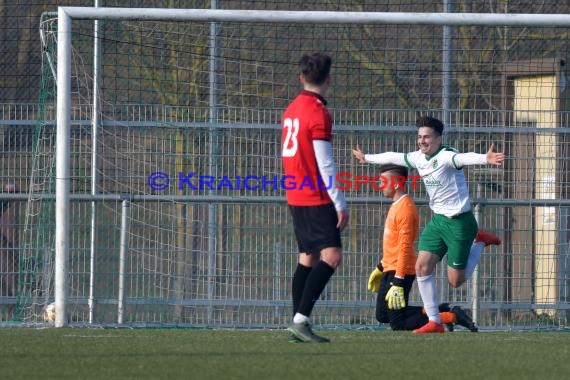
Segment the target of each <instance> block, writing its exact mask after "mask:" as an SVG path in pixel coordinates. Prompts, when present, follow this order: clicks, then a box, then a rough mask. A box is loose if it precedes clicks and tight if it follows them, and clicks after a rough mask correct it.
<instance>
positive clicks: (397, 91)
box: [16, 10, 570, 329]
mask: <svg viewBox="0 0 570 380" xmlns="http://www.w3.org/2000/svg"><path fill="white" fill-rule="evenodd" d="M123 11H124V10H123ZM136 11H138V10H135V11H134V12H136ZM228 12H229V11H228ZM236 12H238V11H236ZM238 13H239V12H238ZM251 13H252V14H259V15H260V18H257V19H255V20H252V21H250V22H247V21H236V20H235V19H232V18H231V17H230V13H227V14H226V15H228V18H227V20H221V19H219V20H217V21H218V22H216V23H212V22H210V21H211V20H212V19H203V20H202V21H201V20H199V19H196V18H194V20H192V21H188V20H186V21H183V20H181V19H180V18H177V19H175V20H174V19H173V20H170V21H153V20H151V19H150V18H152V17H151V16H148V17H144V18H145V20H144V21H136V20H134V19H135V18H136V17H132V19H128V18H129V17H125V19H122V20H117V17H103V16H99V17H98V18H99V19H100V21H101V25H100V30H99V34H98V41H99V44H100V50H99V51H100V53H99V54H100V56H99V57H100V62H101V65H100V67H98V68H97V67H95V68H97V69H98V70H99V73H100V74H99V76H98V80H97V81H95V80H94V72H97V70H95V71H94V64H93V62H94V60H93V56H94V50H96V49H94V28H93V21H92V20H75V19H74V20H73V24H72V25H73V29H72V35H71V52H72V54H71V73H70V78H71V89H72V90H71V95H70V96H71V98H70V99H68V100H69V102H70V107H71V113H70V116H71V130H70V149H69V162H70V168H71V174H70V188H71V189H70V202H69V203H70V209H69V211H70V213H69V215H70V216H69V221H68V222H69V226H70V232H69V235H68V237H67V238H68V246H69V257H68V272H67V273H66V279H67V297H68V298H67V310H68V312H69V316H70V322H71V323H76V324H83V323H96V324H117V323H121V324H128V325H131V326H139V325H140V326H150V325H159V326H165V325H180V326H234V327H261V326H263V327H277V326H282V325H285V324H287V323H288V322H289V320H290V318H291V309H292V308H291V301H290V298H291V296H290V283H291V275H292V272H293V270H294V267H295V265H296V262H297V247H296V242H295V239H294V234H293V231H292V227H291V221H290V216H289V214H288V210H287V208H286V205H285V203H284V192H283V189H282V187H280V184H279V180H278V179H279V178H280V176H281V175H282V168H281V160H280V137H281V132H280V122H281V120H280V118H281V113H282V111H283V110H284V108H285V107H286V106H287V104H288V103H289V102H290V101H291V100H292V99H293V98H294V97H295V96H296V95H297V93H298V92H299V91H300V84H299V81H298V62H299V60H300V58H301V56H302V55H303V54H310V53H313V52H315V51H322V52H326V53H328V54H330V55H331V56H332V57H333V71H332V76H333V85H332V88H331V89H330V92H329V94H328V96H327V100H328V105H329V107H330V109H331V112H332V114H333V119H334V133H335V138H334V154H335V159H336V162H337V166H338V168H339V171H342V172H345V173H347V175H348V176H349V177H350V178H351V179H352V181H351V184H350V189H348V190H347V191H346V195H347V196H348V197H349V203H350V205H351V225H350V227H349V228H348V230H347V231H346V232H344V233H343V245H344V252H345V257H344V260H343V264H342V266H341V267H340V268H339V269H338V270H337V272H336V273H335V275H334V276H333V279H332V280H331V282H330V283H329V285H328V286H327V288H326V290H325V291H324V293H323V295H322V296H321V299H320V300H319V302H318V303H317V306H316V309H315V310H314V312H313V316H312V320H313V322H314V323H316V324H319V325H324V326H340V327H362V326H368V327H373V326H377V325H378V323H377V321H376V320H375V311H374V309H375V303H376V299H375V294H373V293H370V292H368V290H367V288H366V285H367V279H368V275H369V273H370V271H371V270H372V269H373V268H374V266H375V265H376V264H377V263H378V261H379V260H380V258H381V255H382V240H381V236H382V231H383V225H384V218H385V216H386V212H387V209H388V207H389V202H388V201H387V200H386V199H383V198H382V195H381V193H380V192H379V191H378V190H377V189H376V188H375V187H374V186H372V184H370V183H362V184H358V183H357V180H356V178H357V176H361V177H359V178H361V181H362V178H364V176H368V177H369V178H371V177H373V176H374V175H375V170H376V168H374V167H373V166H362V165H360V164H358V163H357V162H356V161H355V160H354V159H353V158H352V157H351V150H352V148H354V147H355V146H356V145H359V146H360V147H361V148H362V150H363V151H365V152H369V153H379V152H385V151H399V152H411V151H413V150H415V149H416V129H415V120H416V118H417V117H418V116H419V115H433V116H435V117H438V118H440V119H441V120H443V121H444V122H445V124H446V133H445V142H446V144H447V145H450V146H453V147H455V148H457V149H459V150H460V151H463V152H468V151H475V152H480V153H483V152H486V150H487V149H488V147H489V146H490V144H491V143H494V144H495V146H496V147H497V149H498V150H500V151H504V152H505V153H506V154H507V156H508V157H509V158H508V159H507V162H506V163H505V165H504V166H502V167H501V168H498V169H497V168H495V169H492V168H488V167H481V168H479V167H470V168H466V169H465V172H466V176H467V177H468V180H469V185H470V191H471V193H472V196H473V200H474V203H476V204H477V209H476V214H477V217H478V219H479V224H480V225H481V227H483V228H485V229H488V230H491V231H494V232H496V233H498V234H499V235H500V236H501V237H502V238H503V244H502V245H501V246H498V247H489V248H487V249H486V252H485V253H484V255H483V256H482V261H481V263H480V266H479V271H478V275H477V276H476V278H475V279H474V280H470V281H469V282H468V283H467V284H465V285H464V286H463V287H461V288H459V289H453V288H451V287H449V285H448V284H447V280H446V272H445V265H443V264H440V265H438V267H439V268H438V272H437V284H438V290H439V293H440V300H441V302H450V303H452V304H458V305H462V306H464V307H466V308H470V309H472V312H474V313H476V316H477V321H478V323H479V325H480V326H481V327H483V328H485V327H487V328H498V329H504V328H531V329H534V328H540V327H547V328H555V327H559V326H563V325H566V324H567V323H568V307H569V304H568V296H569V295H570V291H569V288H568V284H569V272H570V268H569V267H568V262H569V261H568V257H569V256H568V249H567V247H568V245H567V242H568V236H567V223H566V221H567V210H568V208H567V206H568V203H567V200H566V198H567V196H566V195H567V190H568V189H567V184H568V180H567V178H566V173H567V171H568V170H567V169H568V168H567V162H568V152H569V150H568V144H567V142H566V140H567V138H566V136H567V133H568V131H569V129H568V113H567V109H566V108H567V107H568V103H567V95H568V91H567V89H566V87H567V73H566V59H567V58H568V57H567V55H568V52H569V50H568V43H569V39H568V33H567V32H568V26H570V25H566V26H564V27H562V26H561V27H544V26H533V25H536V22H535V24H530V23H529V24H528V25H526V24H525V22H528V21H525V20H528V19H525V20H522V21H520V23H519V24H518V25H510V26H505V25H504V24H501V23H500V22H498V23H497V24H496V25H492V24H489V25H482V24H481V25H479V26H473V25H467V24H465V25H457V24H455V25H453V26H444V25H442V23H441V22H439V23H438V22H436V21H434V22H432V23H431V24H430V23H429V22H420V23H418V22H413V21H411V20H413V18H411V19H406V18H401V19H397V21H393V22H384V23H380V22H377V21H374V20H371V21H370V22H363V21H362V20H361V19H359V18H358V17H360V16H361V15H360V16H359V15H356V14H355V15H353V17H354V22H351V21H350V17H351V15H347V14H342V13H338V14H337V13H334V14H331V15H330V17H331V19H330V21H327V22H324V21H319V22H315V21H314V20H310V21H306V22H301V21H299V20H298V19H296V20H294V21H291V19H290V18H283V19H279V16H273V15H269V14H267V15H266V16H267V17H266V18H263V17H261V16H263V14H262V13H261V12H260V13H256V12H255V11H252V12H251ZM292 14H293V16H292V17H293V18H294V17H295V15H296V14H297V15H298V14H299V13H295V12H292ZM333 16H334V17H337V19H336V20H339V21H334V20H333ZM413 16H420V17H428V16H421V15H419V14H413ZM323 17H324V16H323ZM394 17H396V16H394ZM429 17H434V18H435V19H437V17H438V15H433V14H432V15H430V16H429ZM474 17H475V16H474ZM543 17H546V16H543ZM47 18H48V19H49V17H47ZM139 18H140V17H139ZM341 18H342V20H341ZM475 19H477V18H475ZM231 20H233V21H231ZM472 20H473V19H472ZM56 21H57V20H56V19H54V18H52V19H51V22H49V23H48V22H46V23H43V24H42V25H43V26H45V27H43V28H42V34H43V36H44V37H43V39H42V41H43V42H44V45H43V48H44V50H45V61H44V68H43V71H42V73H43V76H44V78H43V81H42V83H44V84H45V88H43V89H42V90H43V92H42V93H43V96H42V102H43V103H42V105H43V107H44V109H45V110H46V112H45V113H44V118H45V119H44V120H42V121H40V122H39V123H38V126H37V133H36V136H37V139H36V149H35V156H34V165H33V173H32V176H31V186H30V188H31V189H32V192H34V193H37V195H38V197H37V199H36V198H34V197H33V194H32V195H31V198H32V199H35V201H34V202H35V203H29V204H30V205H32V204H33V206H30V205H29V206H28V211H27V213H26V221H27V223H26V231H27V233H26V235H25V236H26V241H25V244H26V250H25V253H26V256H29V259H28V260H27V261H26V258H23V259H22V260H21V262H22V263H23V264H22V265H23V267H29V265H26V264H24V263H26V262H28V263H33V267H32V268H31V270H30V272H32V274H33V276H31V277H33V278H34V279H35V280H33V281H29V282H25V281H24V282H21V284H20V287H19V290H20V297H18V305H17V308H16V309H17V311H18V313H19V316H20V320H24V321H28V322H37V321H41V310H43V305H44V304H45V303H49V302H52V301H53V299H54V282H53V273H54V270H53V268H54V257H55V256H54V255H55V250H54V244H55V240H54V238H55V236H56V235H55V230H56V226H55V224H54V223H55V222H54V220H53V215H54V204H53V198H51V199H50V198H42V197H39V194H44V193H52V194H53V192H54V191H55V190H54V189H55V187H54V183H55V182H54V181H55V170H54V166H53V165H55V151H56V149H55V148H56V147H55V138H54V133H55V130H56V129H55V128H56V125H55V124H56V123H55V113H54V111H55V99H56V98H55V91H56V89H55V83H56V81H55V77H54V76H55V75H56V74H57V71H56V67H57V65H60V64H61V62H58V61H57V55H56V47H57V44H56V40H57V28H58V25H57V22H56ZM253 21H255V22H253ZM547 21H548V19H546V18H545V21H544V25H549V23H548V22H547ZM446 35H448V36H450V37H449V38H444V36H446ZM95 84H97V85H98V87H97V91H96V94H97V96H96V98H94V97H93V93H94V92H93V89H94V85H95ZM58 90H59V89H58ZM94 104H96V108H95V109H96V110H97V111H98V113H97V114H96V117H95V119H97V118H98V119H99V125H98V128H96V129H93V126H92V125H93V119H94V115H93V110H94ZM94 131H95V132H94ZM58 149H60V147H58ZM94 178H95V180H94ZM246 178H249V179H248V180H247V181H246ZM276 178H277V179H276ZM40 184H41V185H40ZM409 191H410V193H411V194H412V195H413V196H414V197H415V199H416V200H417V201H418V203H419V204H420V210H421V227H423V226H424V225H425V223H426V222H427V221H428V218H429V216H430V213H429V209H428V207H427V198H426V193H425V188H424V186H423V184H420V183H418V184H417V186H415V187H414V188H413V189H412V188H409ZM26 270H27V269H26ZM24 277H27V278H30V275H29V274H28V275H27V276H24ZM26 284H28V285H26ZM411 302H412V303H414V304H420V303H421V300H420V298H419V294H418V292H417V291H416V290H414V291H413V293H412V299H411Z"/></svg>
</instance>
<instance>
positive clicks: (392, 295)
mask: <svg viewBox="0 0 570 380" xmlns="http://www.w3.org/2000/svg"><path fill="white" fill-rule="evenodd" d="M386 301H388V309H393V310H400V309H403V308H404V307H406V299H405V298H404V279H403V278H398V277H394V280H393V281H392V286H391V287H390V289H389V290H388V294H386Z"/></svg>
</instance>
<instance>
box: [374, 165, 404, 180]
mask: <svg viewBox="0 0 570 380" xmlns="http://www.w3.org/2000/svg"><path fill="white" fill-rule="evenodd" d="M378 172H379V173H385V172H392V173H394V174H397V175H399V176H402V177H404V178H406V179H407V178H408V168H407V167H405V166H402V165H396V164H384V165H382V166H380V168H379V169H378Z"/></svg>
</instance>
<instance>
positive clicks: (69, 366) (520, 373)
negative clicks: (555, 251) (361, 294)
mask: <svg viewBox="0 0 570 380" xmlns="http://www.w3.org/2000/svg"><path fill="white" fill-rule="evenodd" d="M315 331H317V333H321V334H322V335H324V336H327V337H329V338H331V339H332V343H330V344H307V343H289V342H288V341H287V332H286V331H285V330H206V329H203V330H202V329H85V328H83V329H79V328H65V329H53V328H52V329H24V328H4V329H0V378H2V379H103V380H109V379H126V378H131V379H143V378H144V379H208V380H220V379H319V380H328V379H370V380H372V379H390V380H400V379H401V380H404V379H410V378H414V379H563V378H567V376H568V374H569V373H570V334H569V333H568V332H480V333H470V332H466V331H456V332H454V333H445V334H431V335H413V334H411V333H410V332H392V331H371V330H343V331H339V330H334V331H323V330H321V331H318V330H315Z"/></svg>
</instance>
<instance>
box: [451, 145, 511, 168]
mask: <svg viewBox="0 0 570 380" xmlns="http://www.w3.org/2000/svg"><path fill="white" fill-rule="evenodd" d="M494 149H495V144H491V147H490V148H489V150H488V151H487V154H479V153H458V154H456V155H454V156H453V164H454V165H455V167H456V168H461V167H463V166H467V165H485V164H491V165H497V166H498V165H501V163H502V162H503V161H504V160H505V154H504V153H496V152H493V150H494Z"/></svg>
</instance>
